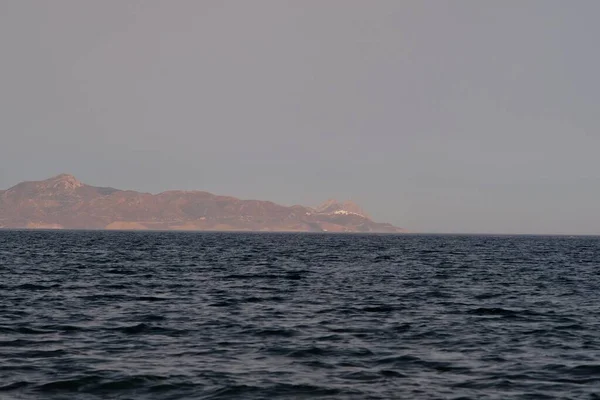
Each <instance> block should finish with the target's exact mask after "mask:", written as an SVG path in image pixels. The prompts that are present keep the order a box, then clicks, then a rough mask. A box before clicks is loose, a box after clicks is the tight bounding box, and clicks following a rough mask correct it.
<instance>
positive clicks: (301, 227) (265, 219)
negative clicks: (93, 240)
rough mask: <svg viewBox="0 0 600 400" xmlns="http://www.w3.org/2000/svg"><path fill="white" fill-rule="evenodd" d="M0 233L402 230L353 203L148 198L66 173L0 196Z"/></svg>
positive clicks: (193, 194) (189, 194)
mask: <svg viewBox="0 0 600 400" xmlns="http://www.w3.org/2000/svg"><path fill="white" fill-rule="evenodd" d="M0 228H31V229H160V230H232V231H233V230H236V231H238V230H239V231H298V232H324V231H327V232H384V233H399V232H403V230H402V229H400V228H397V227H395V226H393V225H391V224H386V223H377V222H373V221H372V220H371V219H370V218H369V217H368V216H367V214H366V213H365V212H364V211H363V210H362V209H361V208H360V207H359V206H357V205H356V204H354V203H351V202H345V203H339V202H337V201H335V200H329V201H327V202H326V203H324V204H323V205H322V206H320V207H317V208H316V209H313V208H310V207H304V206H292V207H286V206H281V205H278V204H275V203H273V202H270V201H259V200H240V199H237V198H235V197H228V196H218V195H215V194H212V193H208V192H201V191H168V192H163V193H159V194H150V193H140V192H135V191H131V190H117V189H113V188H106V187H95V186H90V185H86V184H84V183H82V182H80V181H78V180H77V179H76V178H75V177H74V176H72V175H68V174H62V175H58V176H55V177H53V178H50V179H47V180H44V181H37V182H22V183H19V184H18V185H16V186H13V187H12V188H10V189H8V190H4V191H0Z"/></svg>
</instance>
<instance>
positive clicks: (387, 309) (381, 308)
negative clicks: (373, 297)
mask: <svg viewBox="0 0 600 400" xmlns="http://www.w3.org/2000/svg"><path fill="white" fill-rule="evenodd" d="M394 310H395V307H393V306H386V305H378V306H367V307H363V308H362V309H361V311H364V312H373V313H379V312H383V313H387V312H392V311H394Z"/></svg>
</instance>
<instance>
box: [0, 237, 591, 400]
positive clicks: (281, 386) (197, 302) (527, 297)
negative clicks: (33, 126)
mask: <svg viewBox="0 0 600 400" xmlns="http://www.w3.org/2000/svg"><path fill="white" fill-rule="evenodd" d="M554 398H556V399H559V398H560V399H600V238H599V237H559V236H554V237H552V236H546V237H543V236H452V235H433V236H431V235H429V236H428V235H374V234H373V235H362V234H345V235H342V234H307V233H297V234H296V233H281V234H275V233H207V232H205V233H201V232H197V233H186V232H104V231H0V399H3V400H4V399H69V400H70V399H85V400H87V399H89V400H92V399H121V400H123V399H160V400H163V399H554Z"/></svg>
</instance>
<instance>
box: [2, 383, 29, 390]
mask: <svg viewBox="0 0 600 400" xmlns="http://www.w3.org/2000/svg"><path fill="white" fill-rule="evenodd" d="M29 385H30V383H29V382H26V381H19V382H13V383H9V384H8V385H4V386H0V392H10V391H12V390H18V389H22V388H24V387H27V386H29Z"/></svg>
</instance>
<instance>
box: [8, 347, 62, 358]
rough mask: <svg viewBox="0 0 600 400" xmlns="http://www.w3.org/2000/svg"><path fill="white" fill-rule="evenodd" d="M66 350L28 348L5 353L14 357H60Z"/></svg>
mask: <svg viewBox="0 0 600 400" xmlns="http://www.w3.org/2000/svg"><path fill="white" fill-rule="evenodd" d="M66 354H67V352H66V351H65V350H62V349H59V350H30V351H23V352H19V353H14V354H6V356H11V357H15V358H20V359H22V358H50V357H62V356H64V355H66Z"/></svg>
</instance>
